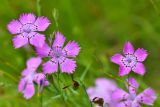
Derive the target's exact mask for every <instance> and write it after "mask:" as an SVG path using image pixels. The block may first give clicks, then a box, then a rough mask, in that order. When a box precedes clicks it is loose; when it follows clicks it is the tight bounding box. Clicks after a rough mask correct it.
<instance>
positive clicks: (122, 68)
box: [119, 66, 131, 76]
mask: <svg viewBox="0 0 160 107" xmlns="http://www.w3.org/2000/svg"><path fill="white" fill-rule="evenodd" d="M130 71H131V68H130V67H125V66H120V67H119V76H124V75H127V74H129V72H130Z"/></svg>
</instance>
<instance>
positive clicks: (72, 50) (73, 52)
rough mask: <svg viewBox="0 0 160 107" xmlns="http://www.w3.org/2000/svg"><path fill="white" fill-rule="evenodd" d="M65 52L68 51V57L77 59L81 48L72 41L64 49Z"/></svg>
mask: <svg viewBox="0 0 160 107" xmlns="http://www.w3.org/2000/svg"><path fill="white" fill-rule="evenodd" d="M63 51H66V53H67V56H68V57H76V56H77V55H78V54H79V51H80V47H79V45H78V44H77V43H76V42H74V41H70V42H68V43H67V45H66V46H65V47H64V49H63Z"/></svg>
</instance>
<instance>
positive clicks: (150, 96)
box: [112, 78, 157, 107]
mask: <svg viewBox="0 0 160 107" xmlns="http://www.w3.org/2000/svg"><path fill="white" fill-rule="evenodd" d="M127 83H128V84H127V89H128V90H129V93H127V92H125V91H124V90H122V89H117V90H116V91H115V92H114V93H113V94H112V99H113V100H114V101H117V102H118V103H117V105H116V106H115V107H141V104H146V105H153V103H154V101H155V100H156V98H157V96H156V94H155V92H154V90H152V89H151V88H147V89H145V90H144V91H143V92H142V93H140V94H139V95H137V89H138V87H139V85H138V83H137V81H136V80H135V79H134V78H129V79H128V80H127Z"/></svg>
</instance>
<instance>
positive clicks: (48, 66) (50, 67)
mask: <svg viewBox="0 0 160 107" xmlns="http://www.w3.org/2000/svg"><path fill="white" fill-rule="evenodd" d="M57 70H58V63H56V62H53V61H51V60H50V61H48V62H46V63H44V64H43V73H44V74H52V73H55V72H57Z"/></svg>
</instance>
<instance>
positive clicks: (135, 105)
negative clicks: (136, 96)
mask: <svg viewBox="0 0 160 107" xmlns="http://www.w3.org/2000/svg"><path fill="white" fill-rule="evenodd" d="M132 107H142V106H141V105H140V104H139V103H138V102H137V101H136V100H135V101H133V102H132Z"/></svg>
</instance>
